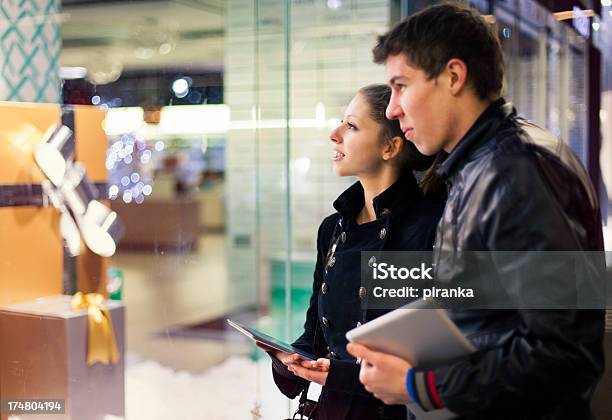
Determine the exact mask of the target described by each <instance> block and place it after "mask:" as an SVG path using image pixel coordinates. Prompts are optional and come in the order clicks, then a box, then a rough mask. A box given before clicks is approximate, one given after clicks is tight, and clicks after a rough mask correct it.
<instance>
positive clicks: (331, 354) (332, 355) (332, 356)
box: [329, 351, 338, 359]
mask: <svg viewBox="0 0 612 420" xmlns="http://www.w3.org/2000/svg"><path fill="white" fill-rule="evenodd" d="M329 358H330V359H337V358H338V354H337V353H335V352H333V351H332V352H331V353H329Z"/></svg>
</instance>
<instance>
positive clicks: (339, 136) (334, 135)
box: [329, 124, 342, 143]
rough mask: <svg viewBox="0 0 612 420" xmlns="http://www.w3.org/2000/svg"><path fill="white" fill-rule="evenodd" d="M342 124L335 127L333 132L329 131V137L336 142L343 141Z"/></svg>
mask: <svg viewBox="0 0 612 420" xmlns="http://www.w3.org/2000/svg"><path fill="white" fill-rule="evenodd" d="M341 127H342V124H340V125H339V126H338V127H336V128H334V129H333V130H332V132H331V133H329V139H330V140H331V141H332V142H334V143H342V133H341V132H340V128H341Z"/></svg>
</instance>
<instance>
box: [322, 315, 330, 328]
mask: <svg viewBox="0 0 612 420" xmlns="http://www.w3.org/2000/svg"><path fill="white" fill-rule="evenodd" d="M321 322H322V323H323V325H324V326H325V328H329V321H328V320H327V318H325V317H322V318H321Z"/></svg>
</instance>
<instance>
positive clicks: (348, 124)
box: [346, 121, 357, 130]
mask: <svg viewBox="0 0 612 420" xmlns="http://www.w3.org/2000/svg"><path fill="white" fill-rule="evenodd" d="M346 125H347V127H348V128H350V129H351V130H354V129H356V128H357V127H355V125H354V124H351V123H350V122H348V121H347V123H346Z"/></svg>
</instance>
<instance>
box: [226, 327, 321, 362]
mask: <svg viewBox="0 0 612 420" xmlns="http://www.w3.org/2000/svg"><path fill="white" fill-rule="evenodd" d="M227 323H228V324H229V325H231V326H232V327H234V328H235V329H237V330H238V331H240V332H241V333H242V334H244V335H246V336H247V337H249V338H250V339H251V340H253V341H258V342H260V343H262V344H265V345H266V346H269V347H272V348H273V349H276V350H280V351H284V352H285V353H289V354H293V353H297V354H299V355H300V356H302V357H303V358H304V359H305V360H317V357H316V356H315V355H313V354H310V353H308V352H305V351H303V350H300V349H298V348H297V347H294V346H292V345H291V344H287V343H285V342H283V341H281V340H278V339H276V338H274V337H271V336H269V335H268V334H265V333H262V332H261V331H258V330H256V329H255V328H251V327H247V326H245V325H242V324H240V323H239V322H236V321H232V320H231V319H228V320H227Z"/></svg>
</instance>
